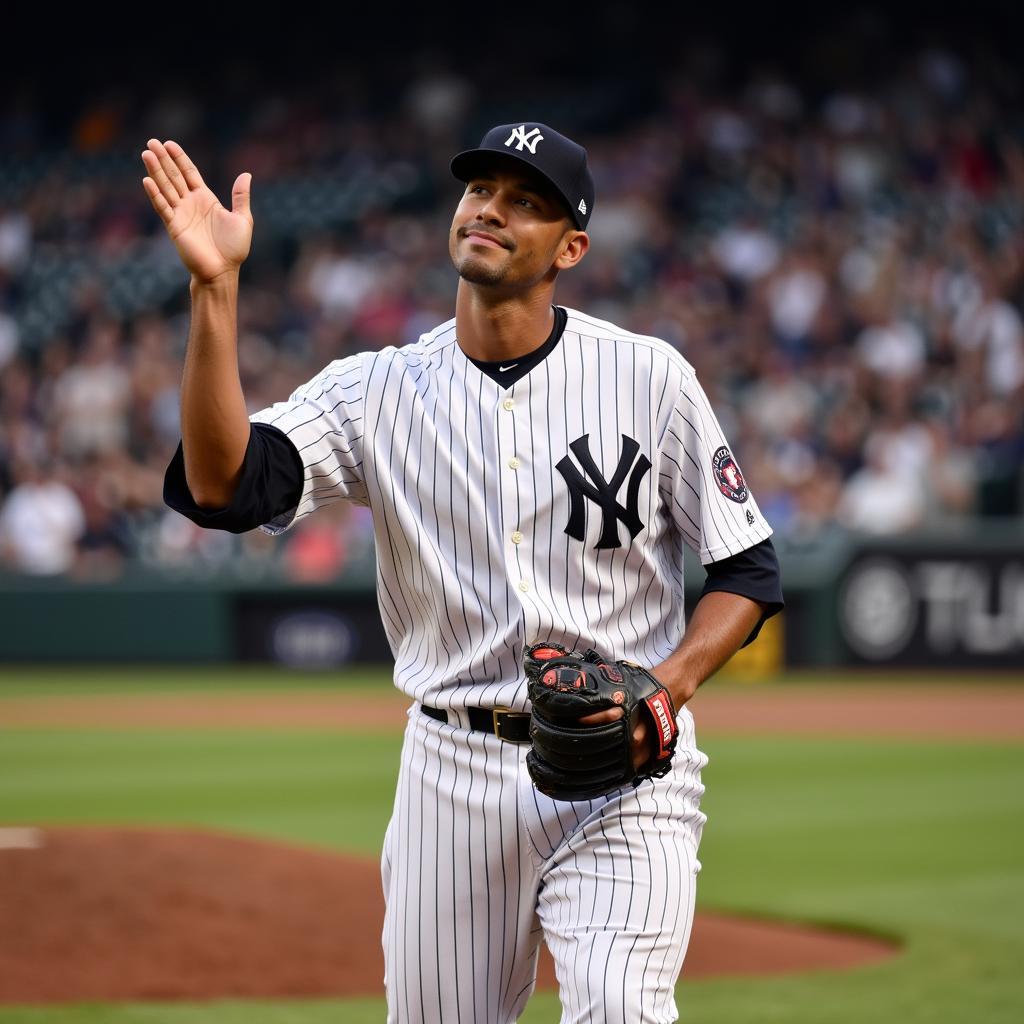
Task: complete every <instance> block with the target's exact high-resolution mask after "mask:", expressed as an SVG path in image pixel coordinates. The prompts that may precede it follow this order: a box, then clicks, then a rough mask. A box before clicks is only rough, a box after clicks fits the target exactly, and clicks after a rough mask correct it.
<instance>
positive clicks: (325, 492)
mask: <svg viewBox="0 0 1024 1024" xmlns="http://www.w3.org/2000/svg"><path fill="white" fill-rule="evenodd" d="M142 158H143V161H144V163H145V166H146V170H147V172H148V173H147V176H146V178H145V179H144V182H143V184H144V187H145V190H146V192H147V194H148V195H149V197H150V199H151V201H152V203H153V206H154V208H155V210H156V212H157V213H158V214H159V215H160V217H161V219H162V220H163V222H164V224H165V226H166V228H167V230H168V232H169V234H170V237H171V238H172V239H173V240H174V242H175V244H176V246H177V248H178V251H179V253H180V254H181V258H182V260H183V262H184V264H185V266H186V267H187V268H188V270H189V271H190V272H191V275H192V276H191V293H192V327H191V332H190V338H189V345H188V351H187V354H186V358H185V367H184V376H183V384H182V406H181V422H182V443H181V444H180V445H179V446H178V450H177V452H176V453H175V455H174V457H173V459H172V460H171V463H170V465H169V466H168V469H167V475H166V478H165V489H164V496H165V500H166V501H167V503H168V504H169V505H170V506H171V507H172V508H175V509H178V510H179V511H180V512H182V513H183V514H184V515H186V516H188V517H189V518H190V519H192V520H193V521H194V522H196V523H199V524H201V525H203V526H206V527H211V528H217V529H224V530H230V531H232V532H242V531H245V530H251V529H254V528H256V527H258V528H260V529H261V530H263V531H265V532H266V533H268V534H272V535H275V534H279V533H282V532H283V531H285V530H287V529H289V528H290V527H291V526H292V525H294V524H295V523H296V522H298V521H299V520H301V519H303V518H304V517H305V516H308V515H310V514H311V513H312V512H314V511H315V510H316V509H318V508H320V507H321V506H323V505H327V504H329V503H331V502H333V501H338V500H341V499H346V500H348V501H352V502H355V503H357V504H361V505H365V506H368V507H369V508H370V510H371V512H372V518H373V524H374V530H375V539H376V551H377V595H378V603H379V607H380V613H381V618H382V620H383V624H384V628H385V630H386V633H387V637H388V640H389V642H390V645H391V649H392V651H393V653H394V658H395V670H394V680H395V685H396V686H397V687H398V688H399V689H400V690H402V691H403V692H404V693H406V694H408V696H409V698H410V707H409V710H408V722H407V725H406V728H405V735H404V741H403V747H402V758H401V765H400V769H399V777H398V784H397V791H396V795H395V802H394V808H393V813H392V817H391V820H390V823H389V825H388V828H387V833H386V836H385V839H384V846H383V852H382V857H381V876H382V882H383V888H384V895H385V900H386V914H385V924H384V932H383V936H382V944H383V949H384V957H385V989H386V993H387V1004H388V1020H389V1021H394V1022H397V1021H402V1022H413V1021H433V1022H446V1024H447V1022H450V1021H462V1022H467V1024H468V1022H474V1024H484V1022H506V1021H513V1020H515V1019H517V1018H518V1017H519V1015H520V1014H521V1013H522V1011H523V1008H524V1006H525V1005H526V1002H527V999H528V998H529V996H530V993H531V992H532V990H533V987H534V983H535V977H536V963H537V951H538V944H539V942H540V940H541V938H542V937H543V938H544V939H545V941H546V942H547V944H548V946H549V948H550V950H551V953H552V955H553V957H554V961H555V965H556V969H557V975H558V981H559V987H560V997H561V1002H562V1007H563V1012H562V1021H563V1022H570V1021H573V1022H575V1021H584V1020H586V1021H589V1022H606V1021H607V1022H611V1021H618V1022H629V1024H636V1022H639V1021H670V1020H676V1019H677V1010H676V1005H675V1000H674V986H675V983H676V980H677V978H678V977H679V974H680V970H681V968H682V963H683V958H684V955H685V952H686V947H687V944H688V941H689V937H690V929H691V924H692V921H693V911H694V895H695V886H696V876H697V873H698V871H699V870H700V861H699V860H698V857H697V851H698V846H699V843H700V836H701V831H702V828H703V826H704V823H705V820H706V818H705V815H704V814H703V813H702V812H701V810H700V799H701V796H702V794H703V792H704V787H703V785H702V784H701V769H702V768H703V767H704V766H705V765H706V764H707V757H706V755H705V754H703V753H702V752H701V751H700V750H699V749H698V747H697V745H696V738H695V733H694V721H693V716H692V714H691V713H690V710H689V709H688V708H687V707H686V702H687V701H688V700H689V698H690V697H691V696H692V695H693V693H694V692H695V691H696V689H697V687H698V686H699V685H700V684H701V683H702V682H703V681H704V680H705V679H707V678H708V676H710V675H711V674H712V673H713V672H714V671H715V670H716V669H717V668H718V667H719V666H720V665H721V664H722V663H724V662H725V661H726V659H727V658H728V657H729V656H730V655H732V654H733V653H734V652H735V651H736V650H737V649H738V648H739V647H741V646H743V645H744V644H745V643H749V642H750V641H751V640H753V639H754V637H755V636H756V634H757V632H758V630H759V629H760V626H761V623H762V622H763V621H764V619H765V618H766V617H767V616H769V615H771V614H774V613H775V612H777V611H778V610H779V609H780V608H781V607H782V594H781V588H780V584H779V574H778V565H777V561H776V559H775V556H774V553H773V550H772V545H771V541H770V539H769V537H770V535H771V532H772V531H771V528H770V526H769V525H768V523H766V522H765V521H764V518H763V517H762V515H761V512H760V510H759V509H758V506H757V504H756V502H755V500H754V497H753V495H752V494H751V493H750V491H749V489H748V487H747V484H746V482H745V480H744V478H743V475H742V473H741V471H740V468H739V464H738V462H737V460H736V458H735V456H734V455H733V453H732V452H731V450H730V447H729V444H728V441H727V440H726V438H725V437H723V435H722V431H721V429H720V427H719V424H718V421H717V419H716V417H715V414H714V412H713V411H712V409H711V407H710V405H709V403H708V400H707V397H706V396H705V394H704V391H703V389H702V388H701V385H700V383H699V382H698V380H697V376H696V373H695V371H694V368H693V367H692V366H691V365H690V364H689V363H688V362H687V361H686V360H685V359H684V358H682V356H681V355H680V354H679V353H678V352H677V351H676V350H675V349H674V348H673V347H672V346H671V345H669V344H667V343H666V342H664V341H663V340H660V339H658V338H655V337H646V336H643V335H638V334H634V333H631V332H630V331H627V330H624V329H623V328H621V327H618V326H616V325H615V324H612V323H609V322H607V321H604V320H601V319H599V318H596V317H593V316H590V315H589V314H587V313H585V312H583V311H581V310H577V309H571V308H567V307H563V306H559V305H556V304H555V303H554V302H553V296H554V290H555V282H556V279H557V277H558V274H559V273H561V272H563V271H571V270H572V269H573V268H574V267H575V266H576V265H577V264H578V263H579V262H580V261H581V260H582V259H583V258H584V257H585V255H586V253H587V250H588V247H589V244H590V240H589V237H588V235H587V233H586V228H587V225H588V223H589V221H590V218H591V216H592V214H593V210H594V185H593V181H592V178H591V175H590V171H589V169H588V166H587V154H586V151H585V150H584V149H583V147H581V146H579V145H578V144H577V143H575V142H573V141H572V140H571V139H569V138H567V137H565V136H564V135H561V134H560V133H558V132H557V131H554V130H553V129H552V128H550V127H548V126H547V125H544V124H540V123H536V122H523V123H519V124H507V125H500V126H497V127H495V128H493V129H491V130H490V131H488V132H487V133H486V135H485V136H484V138H483V140H482V141H481V143H480V145H479V146H478V147H476V148H475V149H471V150H467V151H465V152H462V153H459V154H458V155H456V156H455V157H454V158H453V160H452V162H451V170H452V173H453V174H454V176H455V177H456V178H457V179H459V180H460V181H462V182H463V183H464V184H465V188H464V191H463V194H462V197H461V199H460V200H459V203H458V206H457V208H456V210H455V214H454V217H453V219H452V224H451V229H450V232H449V239H448V244H449V253H450V256H451V259H452V262H453V264H454V266H455V269H456V271H457V272H458V277H459V280H458V287H457V291H456V296H455V311H454V312H455V315H454V316H453V317H452V318H451V319H449V320H447V321H445V322H444V323H442V324H439V325H438V326H436V327H435V328H434V329H433V330H430V331H427V332H426V333H425V334H422V335H421V336H420V337H419V338H418V339H416V340H414V341H411V342H410V343H409V344H406V345H403V346H401V347H394V346H388V347H387V348H384V349H382V350H380V351H366V352H361V353H358V354H356V355H350V356H347V357H346V358H343V359H338V360H336V361H334V362H332V363H330V364H329V365H328V366H326V367H325V368H324V369H323V370H322V371H321V372H320V373H319V374H317V375H316V376H315V377H314V378H313V379H312V380H310V381H308V382H307V383H305V384H303V385H302V386H300V387H298V388H297V389H296V390H295V391H294V392H293V393H292V394H291V395H290V396H289V397H288V398H287V399H286V400H284V401H280V402H276V403H275V404H273V405H272V406H270V407H269V408H265V409H261V410H259V411H258V412H256V413H253V414H252V415H249V414H247V410H246V405H245V400H244V397H243V394H242V390H241V387H240V384H239V377H238V367H237V339H236V327H235V320H236V304H237V297H238V282H239V267H240V265H241V264H242V262H243V261H244V260H245V258H246V256H247V254H248V251H249V243H250V238H251V232H252V217H251V214H250V209H249V195H250V185H251V176H250V175H249V174H247V173H243V174H240V175H239V176H238V178H237V179H236V181H235V183H234V187H233V189H232V208H231V210H227V209H225V208H224V207H222V206H221V205H220V203H219V202H218V201H217V199H216V198H215V197H214V195H213V194H212V193H211V192H210V190H209V189H208V188H207V187H206V186H205V184H204V183H203V180H202V178H201V176H200V174H199V171H198V170H197V169H196V168H195V166H194V165H193V164H192V163H191V161H190V160H189V158H188V157H187V155H186V154H185V152H184V151H183V150H182V148H181V147H180V146H179V145H177V144H176V143H174V142H170V141H169V142H166V143H161V142H160V141H158V140H156V139H152V140H150V142H149V144H148V148H147V150H146V151H145V152H144V153H143V154H142ZM684 544H686V545H689V546H690V547H691V548H692V549H693V550H694V551H695V552H697V553H698V554H699V557H700V559H701V562H702V564H703V566H704V568H705V569H706V570H707V573H708V579H707V583H706V585H705V587H704V592H703V593H702V595H701V598H700V600H699V602H698V603H697V605H696V606H695V608H694V611H693V614H692V616H691V619H690V622H689V624H688V625H686V626H685V632H684V609H683V546H684ZM580 652H584V653H580Z"/></svg>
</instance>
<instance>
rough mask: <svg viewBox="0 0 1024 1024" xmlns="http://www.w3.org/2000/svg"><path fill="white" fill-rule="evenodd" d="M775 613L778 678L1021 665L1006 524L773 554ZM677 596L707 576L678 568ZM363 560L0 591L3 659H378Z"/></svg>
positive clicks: (385, 654) (1022, 638)
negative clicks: (321, 569) (313, 574)
mask: <svg viewBox="0 0 1024 1024" xmlns="http://www.w3.org/2000/svg"><path fill="white" fill-rule="evenodd" d="M780 561H781V563H782V567H783V578H784V588H785V596H786V602H787V606H786V611H785V612H784V613H783V614H782V615H781V616H780V617H779V619H778V620H776V621H773V622H772V623H770V624H769V625H770V626H771V628H770V629H769V628H766V629H765V630H764V632H763V634H762V637H761V638H759V640H758V641H757V643H756V644H754V645H751V647H750V648H748V649H747V651H745V652H744V657H745V659H746V662H747V663H749V664H750V665H751V666H754V668H755V670H756V671H758V672H761V673H771V672H773V671H777V670H778V669H781V668H783V667H787V666H790V667H801V666H807V667H810V666H828V665H872V664H886V665H900V666H906V667H915V666H917V667H928V666H963V667H976V668H983V667H986V666H990V667H993V668H1021V667H1024V537H1022V532H1021V526H1020V525H1019V523H1017V522H1013V523H1011V524H1004V523H996V524H994V525H992V526H990V527H988V528H986V529H985V530H984V531H981V530H974V531H971V532H966V531H964V532H957V533H948V532H947V533H943V534H935V533H932V534H921V535H918V536H915V537H913V538H906V537H904V538H900V539H899V541H891V540H890V541H885V540H878V541H865V540H861V541H858V542H854V541H852V540H851V539H849V538H845V539H837V540H835V541H833V542H832V543H829V544H822V545H819V546H816V547H813V548H808V547H804V548H800V549H797V548H792V547H790V548H781V550H780ZM688 570H690V571H688V573H687V599H688V604H689V605H690V606H692V604H693V602H694V601H695V600H696V598H697V597H698V595H699V593H700V586H701V584H702V583H703V578H704V577H703V573H702V572H701V570H700V568H699V566H697V565H696V564H693V565H690V566H688ZM373 586H374V571H373V565H372V562H370V563H365V562H364V563H363V564H362V565H359V566H354V567H353V568H352V569H351V570H350V571H349V572H348V573H346V575H345V577H344V578H343V579H341V580H338V581H337V582H334V583H331V584H328V585H317V586H310V585H304V586H303V585H295V584H289V583H286V582H283V581H281V580H279V579H273V578H270V579H267V578H264V579H260V580H253V579H251V578H248V577H246V576H245V575H244V574H243V573H242V571H241V570H227V571H224V570H219V571H218V572H217V574H216V575H207V576H186V575H181V574H177V575H173V576H172V575H168V574H156V573H147V572H140V571H136V572H132V573H131V574H129V575H128V576H126V577H124V578H121V579H118V580H116V581H112V582H103V583H99V582H94V581H91V582H90V581H70V580H66V579H38V578H33V579H26V578H23V577H5V578H3V579H0V623H2V626H0V660H2V661H4V662H8V663H11V662H15V663H26V662H44V661H45V662H68V663H81V662H97V663H99V662H234V661H243V662H244V661H249V662H271V663H274V662H277V663H280V664H285V665H291V666H296V667H320V668H331V667H337V666H340V665H343V664H347V663H367V662H369V663H373V662H382V661H387V660H389V658H390V651H389V649H388V646H387V642H386V639H385V636H384V632H383V628H382V626H381V623H380V615H379V611H378V607H377V600H376V595H375V593H374V590H373Z"/></svg>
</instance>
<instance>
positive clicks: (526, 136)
mask: <svg viewBox="0 0 1024 1024" xmlns="http://www.w3.org/2000/svg"><path fill="white" fill-rule="evenodd" d="M534 135H536V136H537V137H536V138H533V136H534ZM543 138H544V136H543V135H541V133H540V129H539V128H531V129H530V130H529V131H527V130H526V125H525V124H521V125H520V126H519V127H518V128H516V129H514V130H513V132H512V134H511V135H510V136H509V137H508V138H507V139H506V140H505V145H506V146H511V145H512V143H513V142H514V143H515V144H516V149H518V150H519V152H520V153H521V152H522V151H523V147H524V146H525V147H526V148H527V149H528V150H529V151H530V152H531V153H532V154H534V155H536V153H537V143H538V142H540V141H541V139H543ZM531 140H532V141H531Z"/></svg>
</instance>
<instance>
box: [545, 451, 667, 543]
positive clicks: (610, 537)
mask: <svg viewBox="0 0 1024 1024" xmlns="http://www.w3.org/2000/svg"><path fill="white" fill-rule="evenodd" d="M569 447H570V448H571V449H572V453H573V455H575V456H576V458H577V459H578V460H579V463H580V465H581V466H582V467H583V472H584V473H586V474H587V476H589V477H590V480H589V481H588V480H587V479H585V478H584V476H583V473H581V472H580V471H579V470H578V469H577V468H576V466H575V465H574V463H573V461H572V459H570V458H569V456H568V455H566V456H565V457H564V458H562V459H561V460H560V461H559V462H558V464H557V466H556V467H555V468H556V469H557V470H558V472H559V473H561V474H562V477H563V478H564V479H565V482H566V484H567V485H568V487H569V522H568V523H567V524H566V527H565V532H566V533H567V534H568V535H569V536H570V537H572V538H574V539H575V540H583V539H584V538H585V537H586V526H585V512H584V502H583V499H584V498H589V499H590V500H591V501H593V502H594V503H595V504H597V505H598V506H600V509H601V514H602V516H603V519H602V523H601V537H600V539H599V540H598V542H597V544H596V545H595V547H597V548H618V547H622V544H621V543H620V541H619V521H620V520H621V521H622V524H623V526H625V527H626V529H627V530H629V536H630V539H632V538H633V537H635V536H636V535H637V534H638V533H639V532H640V531H641V530H642V529H643V528H644V524H643V523H642V522H641V520H640V516H639V514H638V511H637V508H638V506H639V502H640V482H641V481H642V480H643V478H644V474H645V473H646V472H647V470H649V469H650V468H651V460H650V459H649V458H647V456H646V455H644V454H643V453H642V452H641V454H640V457H639V458H637V452H639V451H640V445H639V444H638V443H637V442H636V441H634V440H633V438H631V437H627V436H626V435H625V434H623V435H622V455H621V456H620V457H619V464H618V465H617V466H616V467H615V472H614V473H613V474H612V478H611V480H605V478H604V477H603V476H602V474H601V470H600V469H599V468H598V466H597V464H596V463H595V462H594V459H593V457H592V456H591V454H590V435H589V434H584V435H583V436H582V437H578V438H576V440H575V441H573V442H572V443H571V444H570V445H569ZM634 460H635V461H634ZM631 466H632V467H633V472H632V474H631V475H630V478H629V488H628V489H627V491H626V507H625V508H623V507H622V505H620V504H619V501H618V499H617V498H616V495H617V494H618V493H619V488H620V487H621V486H622V481H623V480H625V479H626V474H627V473H629V470H630V467H631ZM591 481H593V482H592V483H591Z"/></svg>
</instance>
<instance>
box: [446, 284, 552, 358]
mask: <svg viewBox="0 0 1024 1024" xmlns="http://www.w3.org/2000/svg"><path fill="white" fill-rule="evenodd" d="M551 297H552V296H551V291H550V290H548V289H544V290H541V291H535V292H531V293H530V294H529V295H515V296H504V297H496V296H490V295H486V294H484V293H482V291H481V289H479V288H474V287H472V286H469V285H467V284H466V282H465V281H460V282H459V290H458V294H457V295H456V297H455V336H456V338H457V339H458V344H459V346H460V347H461V349H462V351H463V352H465V353H466V355H467V356H471V357H472V358H473V359H483V360H485V361H487V362H495V361H497V360H508V359H516V358H518V357H519V356H524V355H527V354H529V353H530V352H533V351H534V349H537V348H539V347H540V346H541V345H543V344H544V342H545V340H546V339H547V338H548V336H549V335H550V334H551V331H552V328H553V327H554V317H555V314H554V311H553V310H552V308H551Z"/></svg>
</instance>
